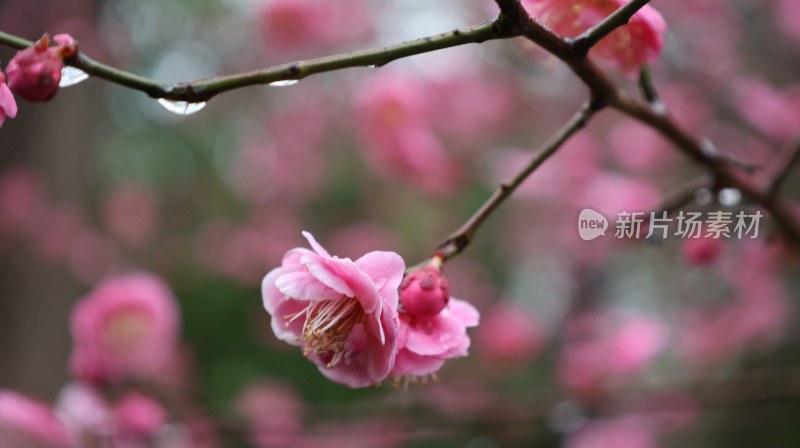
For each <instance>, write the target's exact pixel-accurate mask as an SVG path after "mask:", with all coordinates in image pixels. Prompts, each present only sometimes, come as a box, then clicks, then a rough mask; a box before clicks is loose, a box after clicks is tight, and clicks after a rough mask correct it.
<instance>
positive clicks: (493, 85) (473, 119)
mask: <svg viewBox="0 0 800 448" xmlns="http://www.w3.org/2000/svg"><path fill="white" fill-rule="evenodd" d="M433 86H434V88H433V89H432V94H433V95H435V101H432V103H433V104H432V109H433V111H434V113H433V114H432V116H431V118H432V120H433V121H434V124H435V126H436V127H437V129H441V130H442V131H443V133H445V134H446V135H447V136H448V137H449V138H450V139H452V140H454V141H456V142H457V143H458V144H460V145H465V146H469V147H470V149H473V150H481V149H482V148H481V147H480V145H482V144H486V143H487V142H488V141H490V140H491V139H492V137H493V135H494V134H495V133H496V132H497V131H499V130H500V129H502V128H503V127H504V126H506V125H508V124H509V122H512V120H513V119H514V117H513V114H514V112H515V111H516V108H515V106H516V98H517V96H516V95H517V92H518V89H519V87H518V86H516V85H515V84H514V80H513V79H511V78H510V77H509V76H508V75H503V74H502V73H476V74H459V75H458V76H449V77H447V78H445V79H442V80H434V81H433Z"/></svg>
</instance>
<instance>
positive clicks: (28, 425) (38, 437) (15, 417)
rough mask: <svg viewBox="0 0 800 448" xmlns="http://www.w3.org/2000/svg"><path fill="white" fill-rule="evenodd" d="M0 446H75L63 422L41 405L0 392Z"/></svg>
mask: <svg viewBox="0 0 800 448" xmlns="http://www.w3.org/2000/svg"><path fill="white" fill-rule="evenodd" d="M0 446H3V447H8V448H23V447H29V446H40V447H54V448H55V447H58V448H63V447H71V446H74V441H73V440H72V438H71V436H70V434H69V432H68V431H67V429H66V427H65V426H64V424H63V422H62V421H61V420H60V419H59V418H58V417H57V416H56V414H55V413H54V412H53V411H52V409H50V407H48V406H47V405H45V404H44V403H40V402H38V401H36V400H33V399H30V398H28V397H26V396H24V395H20V394H18V393H16V392H12V391H9V390H3V389H0Z"/></svg>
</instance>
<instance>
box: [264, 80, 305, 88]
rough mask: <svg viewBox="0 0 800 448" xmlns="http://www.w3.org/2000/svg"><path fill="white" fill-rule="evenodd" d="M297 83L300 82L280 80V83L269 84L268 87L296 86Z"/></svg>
mask: <svg viewBox="0 0 800 448" xmlns="http://www.w3.org/2000/svg"><path fill="white" fill-rule="evenodd" d="M298 82H300V81H298V80H296V79H282V80H280V81H275V82H271V83H269V84H268V85H270V86H272V87H289V86H293V85H295V84H297V83H298Z"/></svg>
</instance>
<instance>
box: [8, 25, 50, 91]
mask: <svg viewBox="0 0 800 448" xmlns="http://www.w3.org/2000/svg"><path fill="white" fill-rule="evenodd" d="M49 45H50V37H49V36H47V35H46V34H45V36H44V37H42V38H41V39H39V40H38V41H37V42H36V43H35V44H33V45H32V46H30V47H28V48H26V49H24V50H20V51H18V52H17V54H15V55H14V57H13V58H11V60H10V61H9V62H8V67H6V74H7V75H8V87H9V88H10V89H11V91H13V92H14V93H16V94H17V95H19V96H21V97H22V98H25V99H26V100H28V101H31V102H44V101H48V100H50V99H51V98H53V97H54V96H55V94H56V93H57V92H58V83H59V82H60V81H61V69H62V68H63V67H64V62H63V61H62V60H61V51H62V47H61V46H56V47H50V46H49Z"/></svg>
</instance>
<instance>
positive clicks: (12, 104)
mask: <svg viewBox="0 0 800 448" xmlns="http://www.w3.org/2000/svg"><path fill="white" fill-rule="evenodd" d="M0 109H2V110H3V111H5V115H6V116H7V117H8V118H14V117H16V116H17V102H16V101H14V95H13V94H12V93H11V90H10V89H9V88H8V85H7V84H6V83H0ZM0 124H2V123H0Z"/></svg>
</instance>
